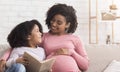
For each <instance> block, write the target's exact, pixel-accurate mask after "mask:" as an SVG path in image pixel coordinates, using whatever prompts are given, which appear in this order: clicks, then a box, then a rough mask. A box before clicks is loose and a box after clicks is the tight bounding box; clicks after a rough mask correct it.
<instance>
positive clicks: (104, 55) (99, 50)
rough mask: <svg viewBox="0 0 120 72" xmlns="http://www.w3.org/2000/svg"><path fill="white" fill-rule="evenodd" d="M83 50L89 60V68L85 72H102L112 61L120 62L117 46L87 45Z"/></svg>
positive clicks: (119, 47) (119, 51)
mask: <svg viewBox="0 0 120 72" xmlns="http://www.w3.org/2000/svg"><path fill="white" fill-rule="evenodd" d="M85 48H86V51H87V53H88V56H89V58H90V66H89V69H88V70H87V71H86V72H103V70H104V69H105V68H106V67H107V65H109V63H110V62H111V61H112V60H118V61H119V60H120V46H118V45H87V46H85Z"/></svg>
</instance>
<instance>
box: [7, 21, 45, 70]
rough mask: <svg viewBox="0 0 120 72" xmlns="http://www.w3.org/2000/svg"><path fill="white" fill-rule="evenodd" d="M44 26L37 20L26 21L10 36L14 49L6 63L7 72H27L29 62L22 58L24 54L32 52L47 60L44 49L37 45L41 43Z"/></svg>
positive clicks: (10, 42) (9, 40)
mask: <svg viewBox="0 0 120 72" xmlns="http://www.w3.org/2000/svg"><path fill="white" fill-rule="evenodd" d="M42 33H43V32H42V26H41V24H40V23H39V22H38V21H37V20H31V21H25V22H22V23H20V24H19V25H17V26H16V27H15V28H14V29H13V30H12V31H11V32H10V34H9V35H8V38H7V40H8V42H9V44H10V46H11V48H13V50H12V52H11V55H10V57H9V59H8V60H7V62H6V66H7V70H6V72H26V69H25V65H27V64H28V61H27V60H26V59H25V58H24V57H22V56H23V54H24V52H32V53H34V54H35V55H37V56H39V58H40V59H41V60H43V59H45V52H44V49H43V48H41V47H38V46H37V45H38V44H39V43H41V36H42Z"/></svg>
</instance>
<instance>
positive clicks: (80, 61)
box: [41, 33, 89, 72]
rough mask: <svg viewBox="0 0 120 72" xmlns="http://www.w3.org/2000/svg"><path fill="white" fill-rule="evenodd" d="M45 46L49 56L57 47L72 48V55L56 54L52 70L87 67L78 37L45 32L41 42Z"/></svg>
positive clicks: (64, 71)
mask: <svg viewBox="0 0 120 72" xmlns="http://www.w3.org/2000/svg"><path fill="white" fill-rule="evenodd" d="M41 45H42V46H43V48H45V51H46V55H47V56H49V57H50V55H52V54H53V52H54V51H55V50H57V49H59V48H68V49H73V51H74V53H73V54H72V55H57V56H52V57H55V58H56V61H55V63H54V65H53V69H52V72H81V71H80V70H82V71H85V70H87V69H88V65H89V61H88V56H87V53H86V51H85V49H84V48H83V46H82V43H81V41H80V39H79V38H78V37H77V36H74V35H72V34H67V35H61V36H57V35H51V34H50V33H45V34H44V35H43V42H42V44H41Z"/></svg>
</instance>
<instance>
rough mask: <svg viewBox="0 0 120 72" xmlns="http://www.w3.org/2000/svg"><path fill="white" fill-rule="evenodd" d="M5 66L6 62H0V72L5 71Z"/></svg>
mask: <svg viewBox="0 0 120 72" xmlns="http://www.w3.org/2000/svg"><path fill="white" fill-rule="evenodd" d="M5 64H6V60H2V59H1V60H0V72H4V70H5Z"/></svg>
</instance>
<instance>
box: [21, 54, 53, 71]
mask: <svg viewBox="0 0 120 72" xmlns="http://www.w3.org/2000/svg"><path fill="white" fill-rule="evenodd" d="M23 57H25V58H27V60H28V62H29V63H28V65H26V71H27V72H50V70H51V69H52V66H53V63H54V62H55V59H54V58H50V59H46V60H43V61H41V60H40V58H39V57H38V56H36V55H35V54H31V53H28V52H24V55H23Z"/></svg>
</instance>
